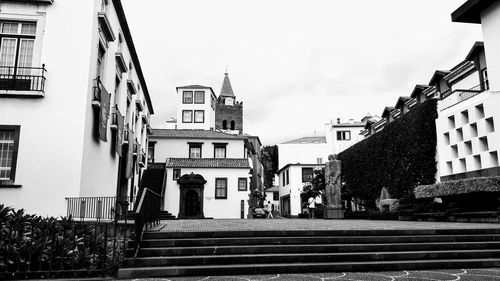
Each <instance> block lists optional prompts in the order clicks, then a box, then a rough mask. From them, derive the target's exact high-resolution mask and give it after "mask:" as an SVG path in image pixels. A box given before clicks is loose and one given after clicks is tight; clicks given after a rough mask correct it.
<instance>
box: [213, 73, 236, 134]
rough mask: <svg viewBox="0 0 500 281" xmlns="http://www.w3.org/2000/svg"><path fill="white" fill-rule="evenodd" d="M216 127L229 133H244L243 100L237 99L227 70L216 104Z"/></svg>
mask: <svg viewBox="0 0 500 281" xmlns="http://www.w3.org/2000/svg"><path fill="white" fill-rule="evenodd" d="M215 128H216V129H220V130H223V131H227V132H228V133H234V134H242V133H243V102H239V101H236V97H235V95H234V93H233V88H232V87H231V81H229V75H228V74H227V72H226V73H225V74H224V81H223V82H222V88H221V90H220V95H219V97H218V98H217V102H216V104H215Z"/></svg>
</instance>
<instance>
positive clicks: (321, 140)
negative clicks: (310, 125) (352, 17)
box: [283, 137, 326, 144]
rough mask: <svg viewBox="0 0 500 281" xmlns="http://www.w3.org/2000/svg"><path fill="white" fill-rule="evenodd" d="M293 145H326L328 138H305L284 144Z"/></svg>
mask: <svg viewBox="0 0 500 281" xmlns="http://www.w3.org/2000/svg"><path fill="white" fill-rule="evenodd" d="M293 143H326V137H304V138H300V139H296V140H291V141H287V142H284V143H283V144H293Z"/></svg>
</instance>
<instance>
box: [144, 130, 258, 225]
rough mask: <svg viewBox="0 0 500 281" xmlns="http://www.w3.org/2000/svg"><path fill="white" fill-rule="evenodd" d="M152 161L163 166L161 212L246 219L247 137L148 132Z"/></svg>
mask: <svg viewBox="0 0 500 281" xmlns="http://www.w3.org/2000/svg"><path fill="white" fill-rule="evenodd" d="M150 139H151V142H154V143H155V144H154V152H153V153H154V155H153V158H154V159H155V161H157V162H165V169H166V173H165V176H164V178H165V180H164V187H163V188H164V190H163V192H162V195H164V201H165V204H164V209H165V210H166V211H169V212H170V213H172V214H174V215H176V216H177V217H178V218H203V217H205V218H246V217H247V215H248V202H247V200H248V199H249V193H250V188H249V186H250V185H249V183H250V178H249V177H250V174H249V173H250V170H251V167H252V162H251V158H249V157H248V152H247V148H246V146H245V140H246V139H247V137H245V136H239V135H232V134H226V133H223V132H218V131H211V130H201V129H193V130H171V129H170V130H169V129H153V130H152V134H151V136H150Z"/></svg>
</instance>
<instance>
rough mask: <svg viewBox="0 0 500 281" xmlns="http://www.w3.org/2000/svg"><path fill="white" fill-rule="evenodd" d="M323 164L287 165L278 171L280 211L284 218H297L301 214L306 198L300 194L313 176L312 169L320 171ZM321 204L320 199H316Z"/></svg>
mask: <svg viewBox="0 0 500 281" xmlns="http://www.w3.org/2000/svg"><path fill="white" fill-rule="evenodd" d="M322 167H324V164H299V163H297V164H287V165H285V166H283V167H282V168H281V169H279V170H278V172H277V174H278V177H279V197H280V202H279V205H280V211H281V215H282V216H284V217H298V215H299V214H300V213H302V205H303V203H304V202H306V201H307V198H302V196H301V194H302V191H303V189H304V186H305V185H306V184H308V183H309V182H310V181H311V179H312V178H313V175H314V169H320V168H322ZM316 202H317V203H321V198H319V197H318V198H317V200H316Z"/></svg>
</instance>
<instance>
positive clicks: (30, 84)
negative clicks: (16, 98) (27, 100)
mask: <svg viewBox="0 0 500 281" xmlns="http://www.w3.org/2000/svg"><path fill="white" fill-rule="evenodd" d="M45 72H47V70H46V69H45V64H42V67H25V66H0V90H14V91H39V92H45V80H46V77H45Z"/></svg>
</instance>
